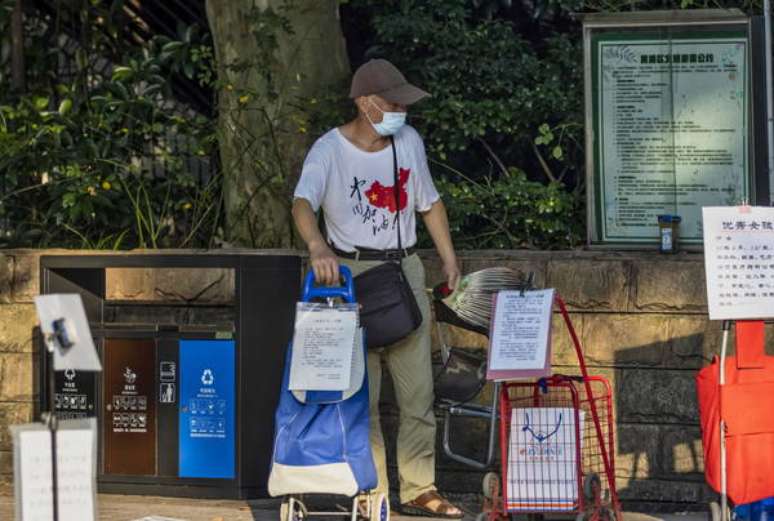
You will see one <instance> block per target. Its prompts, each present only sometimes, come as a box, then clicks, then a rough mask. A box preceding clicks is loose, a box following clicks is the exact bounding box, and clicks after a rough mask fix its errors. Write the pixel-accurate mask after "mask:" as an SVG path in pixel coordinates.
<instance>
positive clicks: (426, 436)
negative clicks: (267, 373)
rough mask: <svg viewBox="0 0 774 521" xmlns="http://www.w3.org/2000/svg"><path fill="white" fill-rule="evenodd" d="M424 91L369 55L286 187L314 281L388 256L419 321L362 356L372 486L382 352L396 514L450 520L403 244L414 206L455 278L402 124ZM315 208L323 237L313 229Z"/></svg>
mask: <svg viewBox="0 0 774 521" xmlns="http://www.w3.org/2000/svg"><path fill="white" fill-rule="evenodd" d="M428 95H429V94H428V93H427V92H425V91H423V90H421V89H419V88H417V87H415V86H413V85H411V84H409V83H408V82H407V81H406V79H405V77H404V76H403V74H401V72H400V71H399V70H398V69H397V68H396V67H395V66H394V65H392V64H391V63H390V62H388V61H386V60H371V61H369V62H367V63H365V64H364V65H362V66H361V67H360V68H359V69H358V70H357V71H356V72H355V74H354V76H353V78H352V87H351V91H350V97H351V98H352V99H353V100H354V102H355V105H356V106H357V109H358V115H357V117H356V118H355V119H354V120H352V121H350V122H349V123H346V124H345V125H343V126H341V127H338V128H334V129H332V130H330V131H329V132H327V133H326V134H325V135H323V136H322V137H321V138H320V139H318V140H317V142H315V144H314V145H313V146H312V148H311V150H310V151H309V153H308V155H307V157H306V160H305V161H304V166H303V170H302V173H301V178H300V180H299V182H298V185H297V187H296V190H295V194H294V201H293V218H294V220H295V223H296V227H297V228H298V231H299V233H300V235H301V237H302V238H303V240H304V241H305V242H306V244H307V247H308V248H309V256H310V262H311V266H312V269H313V270H314V274H315V278H316V280H317V282H318V283H321V284H337V283H338V281H339V263H342V264H345V265H347V266H349V267H350V269H351V270H352V273H353V275H357V274H359V273H362V272H363V271H365V270H367V269H369V268H371V267H374V266H377V265H379V264H380V263H382V262H384V261H385V260H388V259H389V258H392V259H394V258H396V255H400V256H402V257H403V259H402V265H403V270H404V272H405V274H406V278H407V279H408V281H409V284H410V285H411V287H412V289H413V291H414V295H415V296H416V299H417V303H418V304H419V307H420V309H421V311H422V325H421V326H420V327H419V329H417V330H416V331H414V332H413V333H412V334H410V335H409V336H408V337H406V338H405V339H403V340H401V341H399V342H398V343H396V344H395V345H392V346H388V347H386V348H384V349H380V350H371V351H369V353H368V385H369V389H370V414H371V447H372V451H373V455H374V461H375V463H376V469H377V473H378V476H379V485H378V491H380V492H384V493H385V494H386V493H387V489H388V481H387V465H386V461H385V450H384V439H383V436H382V430H381V425H380V421H379V406H378V405H379V391H380V384H381V376H382V368H381V361H382V359H384V361H385V363H386V365H387V367H388V369H389V371H390V374H391V375H392V379H393V382H394V387H395V395H396V399H397V402H398V407H399V409H400V426H399V429H398V442H397V459H398V473H399V477H400V501H401V504H402V505H403V508H402V510H403V512H404V513H406V514H414V515H429V516H435V517H448V518H460V517H462V511H461V510H460V509H459V508H457V507H455V506H454V505H452V504H451V503H449V502H448V501H447V500H446V499H444V498H443V497H442V496H440V495H439V494H438V492H437V491H436V488H435V416H434V414H433V378H432V369H431V353H430V350H431V345H430V329H429V328H430V319H431V316H430V302H429V300H428V296H427V292H426V289H425V287H426V286H425V272H424V267H423V266H422V261H421V260H420V259H419V257H418V256H417V254H416V253H414V251H413V246H414V244H415V243H416V212H419V214H420V215H421V216H422V219H423V220H424V222H425V226H427V229H428V231H429V232H430V235H431V237H432V238H433V242H434V243H435V246H436V249H437V250H438V253H439V255H440V257H441V260H442V262H443V273H444V276H445V277H446V278H447V281H448V283H449V285H450V287H456V285H457V282H458V280H459V277H460V270H459V267H458V265H457V258H456V255H455V253H454V247H453V245H452V242H451V237H450V234H449V223H448V220H447V216H446V209H445V207H444V205H443V203H442V202H441V200H440V198H439V195H438V192H437V191H436V189H435V186H434V185H433V181H432V179H431V177H430V170H429V168H428V164H427V158H426V156H425V148H424V143H423V142H422V139H421V138H420V137H419V134H418V133H417V132H416V130H414V129H413V128H412V127H410V126H408V125H405V117H406V107H407V106H409V105H411V104H413V103H415V102H417V101H419V100H420V99H422V98H424V97H426V96H428ZM391 136H392V137H393V138H394V140H395V149H396V153H397V168H398V171H399V176H398V184H399V188H400V192H401V193H400V196H399V197H398V200H399V201H398V202H396V201H395V196H394V192H393V189H394V172H393V154H392V148H391V145H390V139H389V138H390V137H391ZM397 206H400V219H399V222H400V228H401V236H402V246H403V248H404V249H403V252H402V253H398V250H397V248H398V235H397V229H396V213H395V212H396V211H397ZM320 208H322V210H323V214H324V216H325V227H326V231H327V237H328V241H327V242H326V240H325V239H324V238H323V235H322V234H321V233H320V230H319V228H318V226H317V219H316V217H315V212H316V211H317V210H318V209H320Z"/></svg>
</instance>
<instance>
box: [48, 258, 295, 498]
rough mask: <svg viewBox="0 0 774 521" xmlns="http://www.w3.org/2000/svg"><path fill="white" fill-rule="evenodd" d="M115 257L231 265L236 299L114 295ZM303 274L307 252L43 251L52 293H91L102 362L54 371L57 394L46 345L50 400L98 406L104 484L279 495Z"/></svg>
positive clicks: (122, 261)
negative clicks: (284, 384) (132, 299)
mask: <svg viewBox="0 0 774 521" xmlns="http://www.w3.org/2000/svg"><path fill="white" fill-rule="evenodd" d="M113 267H119V268H127V267H128V268H131V267H137V268H142V269H144V270H147V269H149V268H150V269H153V268H165V269H166V268H176V267H184V268H203V269H207V268H213V267H214V268H218V269H222V268H229V269H232V270H234V277H233V278H234V281H235V287H234V297H233V302H230V303H228V304H227V305H221V306H220V308H218V309H213V310H212V312H211V313H210V312H209V311H208V310H207V309H206V306H203V305H202V304H197V303H185V302H184V303H176V304H175V306H173V309H172V308H169V307H167V308H165V307H164V305H163V304H159V303H153V302H139V303H127V302H113V301H111V300H110V299H108V298H107V297H106V288H105V278H106V275H105V273H106V270H108V269H110V268H113ZM300 280H301V261H300V258H299V257H297V256H295V255H286V254H283V255H278V254H270V253H267V254H244V255H242V254H239V255H237V254H229V255H215V254H204V255H202V254H198V255H185V254H179V255H176V254H161V255H150V254H139V255H132V254H128V255H127V254H107V255H88V256H86V255H84V256H75V255H63V256H60V255H50V256H43V257H41V281H42V284H41V291H42V293H74V292H77V293H80V294H81V297H82V299H83V301H84V307H85V309H86V314H87V318H88V319H89V323H90V326H91V332H92V336H93V337H94V340H95V345H96V347H97V351H98V354H99V356H100V359H101V361H102V367H103V370H102V372H101V373H84V372H78V373H75V374H73V373H72V372H57V373H55V386H56V388H55V393H54V403H53V404H48V403H46V402H47V400H46V396H47V395H48V391H47V389H45V385H46V383H47V382H48V379H47V378H45V377H44V375H45V374H47V373H46V371H48V368H47V367H46V365H47V357H45V356H43V357H41V372H42V374H41V377H40V382H41V386H42V389H41V392H40V396H41V408H42V409H44V410H47V409H48V408H50V407H51V406H53V409H54V410H55V411H56V413H57V414H58V415H59V416H60V417H64V416H67V415H70V417H78V416H73V415H80V416H96V418H97V426H98V431H99V432H98V476H97V482H98V488H99V491H100V492H106V493H117V494H152V495H169V496H190V497H212V498H234V499H247V498H254V497H266V496H267V495H268V492H267V480H268V474H269V469H270V465H271V455H272V450H273V432H274V411H275V409H276V406H277V401H278V396H279V389H280V383H281V382H280V379H281V377H282V370H283V364H284V352H285V349H286V347H287V343H288V342H289V341H290V338H291V336H292V331H293V317H294V310H295V303H296V301H297V300H298V298H299V290H300ZM181 316H182V317H189V318H190V317H193V319H194V320H193V321H192V320H188V321H185V320H182V319H180V318H179V317H181ZM208 317H216V318H217V320H215V319H213V320H209V321H208V320H207V319H208ZM216 322H217V323H216Z"/></svg>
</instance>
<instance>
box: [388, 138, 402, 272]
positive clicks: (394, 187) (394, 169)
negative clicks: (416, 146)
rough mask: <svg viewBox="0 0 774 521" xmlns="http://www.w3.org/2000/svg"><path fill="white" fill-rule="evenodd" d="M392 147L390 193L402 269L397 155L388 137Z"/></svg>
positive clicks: (393, 139) (392, 139)
mask: <svg viewBox="0 0 774 521" xmlns="http://www.w3.org/2000/svg"><path fill="white" fill-rule="evenodd" d="M390 146H391V147H392V180H393V184H392V192H393V194H394V196H395V223H396V227H397V228H398V251H399V252H400V253H399V255H398V265H399V266H401V267H403V242H402V241H401V236H400V188H399V187H398V153H397V152H396V151H395V138H394V137H393V136H390Z"/></svg>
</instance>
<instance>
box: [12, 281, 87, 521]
mask: <svg viewBox="0 0 774 521" xmlns="http://www.w3.org/2000/svg"><path fill="white" fill-rule="evenodd" d="M35 307H36V308H37V312H38V318H39V319H40V330H41V333H42V335H43V340H44V342H45V344H46V348H47V350H48V357H49V364H48V375H47V376H48V388H49V389H48V390H49V397H48V408H49V410H48V411H45V412H44V413H43V414H42V415H41V419H42V422H41V423H36V424H29V425H21V426H16V427H13V429H12V430H13V434H14V491H15V496H16V519H17V520H18V521H38V520H40V521H50V520H51V519H53V520H54V521H59V519H60V517H61V518H62V519H78V520H79V521H81V520H83V521H94V520H95V519H96V510H97V507H96V504H97V502H96V492H95V491H96V461H97V459H96V432H97V430H96V421H95V419H94V418H90V419H86V420H83V419H81V420H66V421H62V422H59V421H58V419H57V417H56V410H55V409H54V391H55V389H54V388H55V378H54V374H55V371H65V370H68V369H73V370H76V371H101V370H102V365H101V364H100V361H99V356H98V355H97V352H96V349H95V347H94V340H93V339H92V337H91V331H90V330H89V323H88V321H87V318H86V312H85V311H84V309H83V302H82V301H81V296H80V295H77V294H72V295H40V296H37V297H35Z"/></svg>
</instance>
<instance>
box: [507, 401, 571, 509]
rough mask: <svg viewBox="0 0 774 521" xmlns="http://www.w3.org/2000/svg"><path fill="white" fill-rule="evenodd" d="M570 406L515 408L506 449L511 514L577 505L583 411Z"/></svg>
mask: <svg viewBox="0 0 774 521" xmlns="http://www.w3.org/2000/svg"><path fill="white" fill-rule="evenodd" d="M577 415H578V416H577V418H578V423H579V429H580V430H579V433H580V436H577V434H578V432H576V430H575V422H576V410H575V409H573V408H571V407H526V408H517V409H513V412H512V415H511V439H510V447H509V449H508V504H507V510H508V511H509V512H530V511H547V512H568V511H573V510H577V508H578V501H579V498H578V487H579V485H578V466H579V465H580V461H579V458H578V453H582V451H581V449H582V447H578V446H577V440H578V439H581V440H582V439H583V411H582V410H578V411H577Z"/></svg>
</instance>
